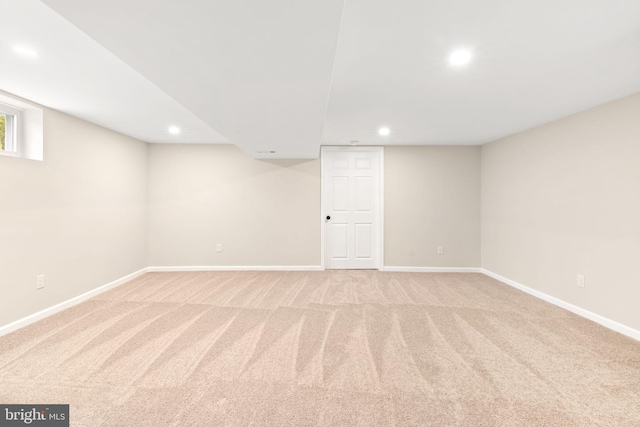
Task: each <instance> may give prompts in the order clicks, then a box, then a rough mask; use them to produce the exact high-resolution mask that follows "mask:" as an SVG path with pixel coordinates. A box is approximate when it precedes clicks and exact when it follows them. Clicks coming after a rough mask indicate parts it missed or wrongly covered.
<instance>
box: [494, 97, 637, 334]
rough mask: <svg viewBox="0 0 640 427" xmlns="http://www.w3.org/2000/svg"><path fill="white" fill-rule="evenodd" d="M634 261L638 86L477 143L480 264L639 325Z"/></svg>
mask: <svg viewBox="0 0 640 427" xmlns="http://www.w3.org/2000/svg"><path fill="white" fill-rule="evenodd" d="M639 265H640V94H636V95H633V96H631V97H628V98H625V99H622V100H619V101H616V102H613V103H610V104H606V105H604V106H601V107H598V108H595V109H592V110H589V111H586V112H583V113H580V114H577V115H574V116H572V117H569V118H566V119H563V120H560V121H557V122H554V123H551V124H548V125H545V126H541V127H538V128H535V129H533V130H530V131H528V132H524V133H521V134H519V135H516V136H513V137H510V138H507V139H504V140H501V141H497V142H494V143H491V144H488V145H485V146H483V148H482V266H483V267H484V268H485V269H488V270H490V271H492V272H494V273H497V274H499V275H502V276H504V277H507V278H509V279H511V280H514V281H516V282H519V283H521V284H523V285H526V286H529V287H531V288H534V289H536V290H538V291H541V292H544V293H547V294H549V295H551V296H554V297H557V298H560V299H562V300H564V301H566V302H569V303H571V304H574V305H577V306H579V307H581V308H584V309H586V310H589V311H592V312H594V313H597V314H600V315H602V316H605V317H607V318H610V319H612V320H615V321H618V322H620V323H622V324H625V325H627V326H631V327H633V328H636V329H640V308H639V305H638V301H640V279H639V278H638V266H639ZM577 274H584V276H585V281H586V288H585V289H581V288H578V287H577V286H576V275H577Z"/></svg>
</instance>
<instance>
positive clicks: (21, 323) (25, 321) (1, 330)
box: [0, 268, 147, 336]
mask: <svg viewBox="0 0 640 427" xmlns="http://www.w3.org/2000/svg"><path fill="white" fill-rule="evenodd" d="M146 272H147V269H146V268H143V269H142V270H138V271H136V272H135V273H131V274H129V275H127V276H124V277H122V278H120V279H118V280H114V281H113V282H111V283H107V284H106V285H103V286H100V287H99V288H95V289H93V290H91V291H89V292H85V293H84V294H82V295H78V296H77V297H74V298H71V299H68V300H66V301H64V302H61V303H60V304H56V305H54V306H53V307H49V308H45V309H44V310H41V311H39V312H37V313H34V314H32V315H30V316H27V317H23V318H22V319H19V320H16V321H15V322H12V323H9V324H8V325H4V326H1V327H0V336H2V335H6V334H8V333H10V332H13V331H15V330H17V329H20V328H23V327H25V326H27V325H30V324H31V323H34V322H37V321H38V320H41V319H44V318H45V317H49V316H51V315H52V314H55V313H58V312H59V311H62V310H64V309H67V308H69V307H72V306H74V305H76V304H80V303H81V302H83V301H86V300H88V299H89V298H92V297H94V296H96V295H98V294H101V293H103V292H106V291H108V290H109V289H113V288H115V287H117V286H120V285H123V284H125V283H127V282H129V281H131V280H133V279H135V278H136V277H138V276H141V275H143V274H144V273H146Z"/></svg>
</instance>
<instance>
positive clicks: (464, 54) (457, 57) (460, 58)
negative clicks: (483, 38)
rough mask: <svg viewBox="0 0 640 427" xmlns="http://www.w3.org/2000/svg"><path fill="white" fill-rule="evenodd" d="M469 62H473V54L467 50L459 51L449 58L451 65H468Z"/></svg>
mask: <svg viewBox="0 0 640 427" xmlns="http://www.w3.org/2000/svg"><path fill="white" fill-rule="evenodd" d="M469 61H471V52H469V51H468V50H467V49H458V50H456V51H454V52H453V53H452V54H451V55H450V56H449V62H450V63H451V65H455V66H460V65H466V64H468V63H469Z"/></svg>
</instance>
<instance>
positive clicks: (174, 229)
mask: <svg viewBox="0 0 640 427" xmlns="http://www.w3.org/2000/svg"><path fill="white" fill-rule="evenodd" d="M479 176H480V149H479V147H386V148H385V265H388V266H411V267H416V266H418V267H419V266H427V267H479V266H480V241H479V237H480V221H479V212H480V193H479V191H480V184H479ZM407 207H411V209H408V208H407ZM319 218H320V161H319V160H314V161H301V162H296V161H279V162H276V161H271V162H267V161H260V160H255V159H252V158H251V157H249V156H248V155H246V154H245V153H243V152H242V151H240V150H239V149H238V148H236V147H235V146H232V145H217V146H211V145H152V146H150V148H149V265H150V266H319V265H320V261H321V259H320V256H321V254H320V222H319ZM217 243H221V244H222V245H223V251H222V253H217V252H216V244H217ZM438 245H441V246H444V247H445V254H444V255H442V256H439V255H437V254H436V248H437V246H438Z"/></svg>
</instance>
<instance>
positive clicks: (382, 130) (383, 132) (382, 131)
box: [378, 127, 391, 136]
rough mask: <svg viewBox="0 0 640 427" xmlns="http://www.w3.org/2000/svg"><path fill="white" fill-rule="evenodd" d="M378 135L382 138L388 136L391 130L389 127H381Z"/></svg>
mask: <svg viewBox="0 0 640 427" xmlns="http://www.w3.org/2000/svg"><path fill="white" fill-rule="evenodd" d="M378 133H379V134H380V135H382V136H387V135H389V134H390V133H391V129H389V128H388V127H381V128H380V129H378Z"/></svg>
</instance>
